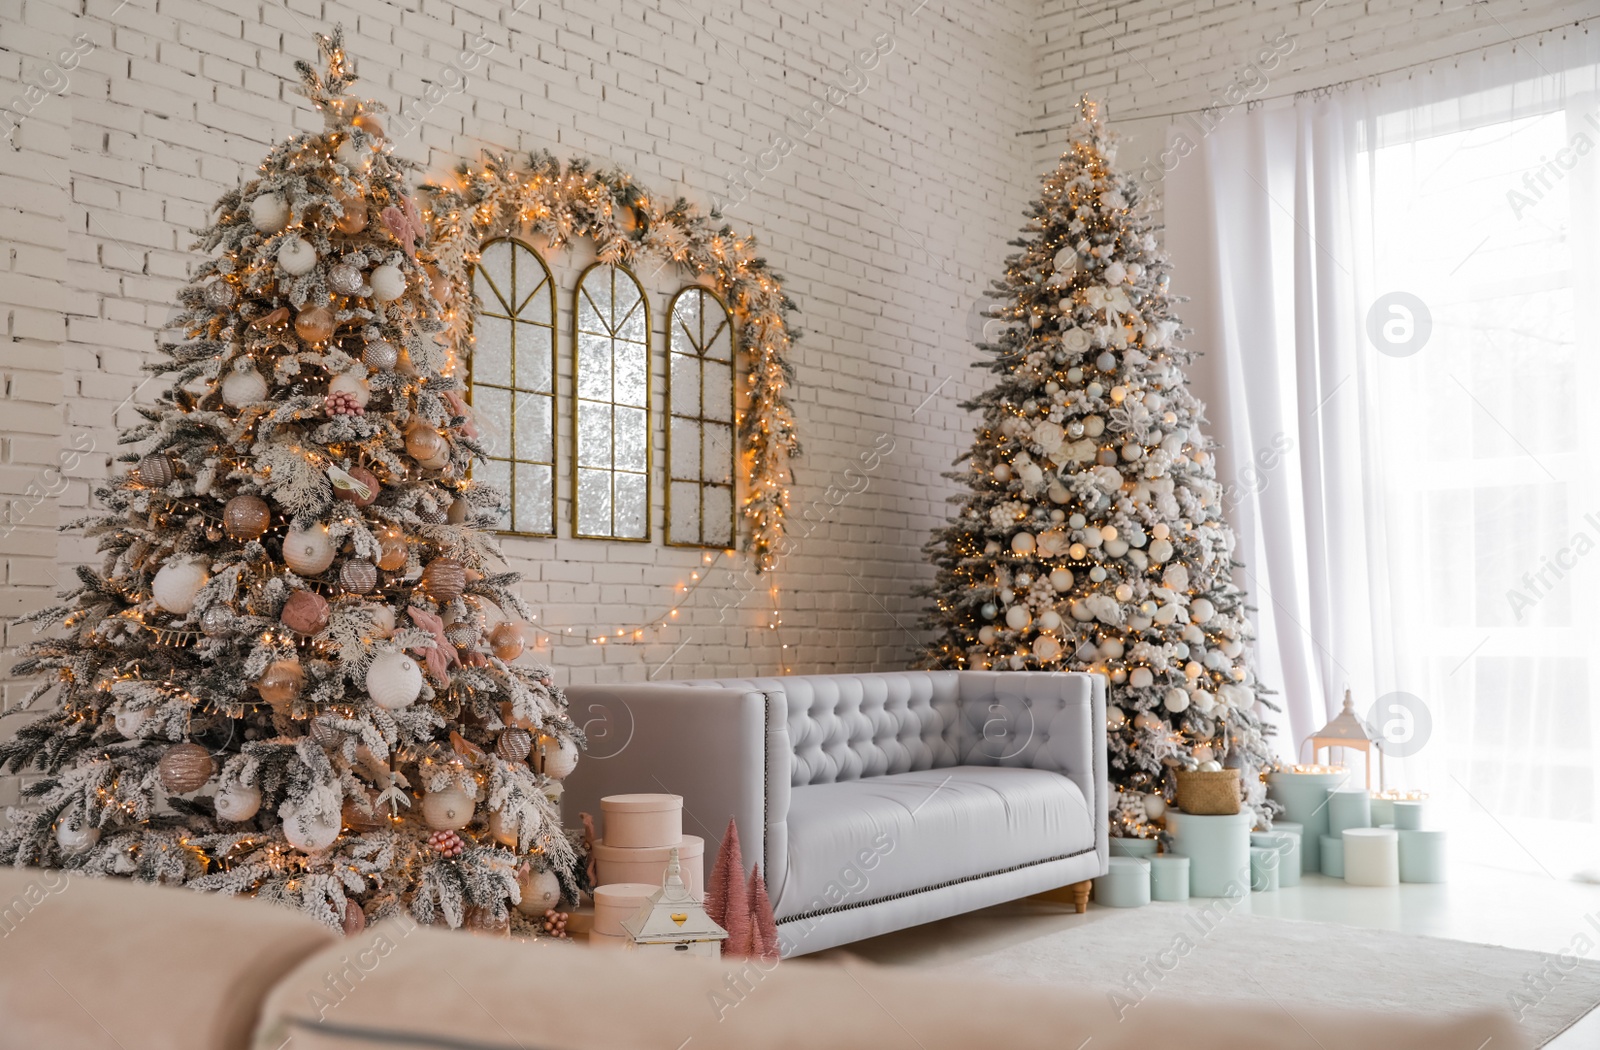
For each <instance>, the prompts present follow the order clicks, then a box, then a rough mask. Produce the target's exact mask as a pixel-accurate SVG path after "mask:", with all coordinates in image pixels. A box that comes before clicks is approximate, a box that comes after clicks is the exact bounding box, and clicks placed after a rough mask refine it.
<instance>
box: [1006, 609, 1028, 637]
mask: <svg viewBox="0 0 1600 1050" xmlns="http://www.w3.org/2000/svg"><path fill="white" fill-rule="evenodd" d="M1032 622H1033V614H1032V613H1030V612H1029V611H1028V607H1027V606H1025V605H1013V606H1012V607H1011V608H1009V609H1007V610H1006V626H1007V627H1009V628H1011V629H1012V630H1013V631H1021V630H1023V629H1025V628H1026V627H1027V626H1028V625H1029V624H1030V623H1032Z"/></svg>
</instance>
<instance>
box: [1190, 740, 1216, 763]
mask: <svg viewBox="0 0 1600 1050" xmlns="http://www.w3.org/2000/svg"><path fill="white" fill-rule="evenodd" d="M1216 757H1217V753H1216V752H1215V751H1213V750H1211V746H1210V745H1209V744H1201V745H1200V746H1199V747H1197V748H1195V749H1194V760H1195V761H1196V762H1209V761H1211V760H1212V759H1213V758H1216Z"/></svg>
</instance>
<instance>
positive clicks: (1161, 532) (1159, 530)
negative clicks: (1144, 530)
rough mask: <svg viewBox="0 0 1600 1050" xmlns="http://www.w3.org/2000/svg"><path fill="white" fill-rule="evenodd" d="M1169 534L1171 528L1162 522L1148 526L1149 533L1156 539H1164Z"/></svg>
mask: <svg viewBox="0 0 1600 1050" xmlns="http://www.w3.org/2000/svg"><path fill="white" fill-rule="evenodd" d="M1171 534H1172V530H1171V529H1169V528H1167V526H1166V524H1165V523H1164V522H1157V523H1156V524H1154V525H1152V526H1150V535H1152V536H1154V537H1155V538H1156V539H1158V540H1164V539H1166V538H1167V537H1168V536H1170V535H1171Z"/></svg>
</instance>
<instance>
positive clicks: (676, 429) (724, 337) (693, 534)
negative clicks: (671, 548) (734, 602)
mask: <svg viewBox="0 0 1600 1050" xmlns="http://www.w3.org/2000/svg"><path fill="white" fill-rule="evenodd" d="M733 353H734V351H733V324H732V322H731V320H730V319H729V317H728V309H727V307H725V306H723V305H722V301H721V300H720V299H718V298H717V297H716V296H715V295H713V294H712V293H711V292H709V291H707V290H706V289H704V288H685V289H684V290H683V291H681V292H679V293H678V295H677V296H676V297H675V298H674V299H673V300H672V308H671V309H670V310H669V311H668V326H667V361H668V365H667V402H668V409H669V411H668V416H669V420H668V426H667V470H668V476H667V542H668V543H672V544H678V545H682V546H692V547H731V546H733V529H734V518H733V444H734V441H733V435H734V431H733V360H734V358H733Z"/></svg>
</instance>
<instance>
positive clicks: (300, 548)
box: [283, 523, 334, 576]
mask: <svg viewBox="0 0 1600 1050" xmlns="http://www.w3.org/2000/svg"><path fill="white" fill-rule="evenodd" d="M333 555H334V544H333V537H332V536H331V535H330V534H329V532H328V526H326V525H323V524H320V523H319V524H316V525H313V526H311V527H310V528H309V529H290V530H289V534H288V535H287V536H285V537H284V539H283V560H284V561H285V562H287V563H288V565H289V568H290V569H292V570H294V572H295V573H296V574H297V575H300V576H315V575H316V574H317V573H319V572H324V571H326V570H327V568H328V566H330V565H332V564H333Z"/></svg>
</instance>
